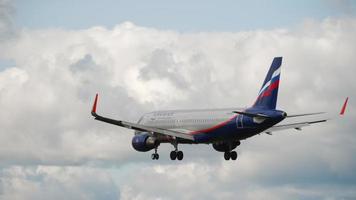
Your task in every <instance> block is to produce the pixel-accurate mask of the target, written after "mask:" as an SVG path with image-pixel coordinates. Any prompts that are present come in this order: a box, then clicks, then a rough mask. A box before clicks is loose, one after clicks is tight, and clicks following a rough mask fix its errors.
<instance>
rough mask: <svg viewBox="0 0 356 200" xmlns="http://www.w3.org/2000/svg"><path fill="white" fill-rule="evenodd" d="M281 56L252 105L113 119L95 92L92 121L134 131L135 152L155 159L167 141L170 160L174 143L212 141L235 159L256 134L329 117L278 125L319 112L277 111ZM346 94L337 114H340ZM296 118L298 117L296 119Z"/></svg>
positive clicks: (176, 153) (176, 157)
mask: <svg viewBox="0 0 356 200" xmlns="http://www.w3.org/2000/svg"><path fill="white" fill-rule="evenodd" d="M281 64H282V57H275V58H274V59H273V61H272V64H271V67H270V69H269V71H268V73H267V75H266V77H265V80H264V82H263V84H262V87H261V89H260V91H259V93H258V96H257V99H256V101H255V102H254V104H253V105H252V106H250V107H248V108H245V109H239V108H224V109H192V110H162V111H154V112H150V113H146V114H144V115H142V117H141V118H140V119H139V120H138V122H137V123H133V122H128V121H123V120H116V119H111V118H107V117H103V116H101V115H99V114H97V112H96V109H97V103H98V94H96V96H95V99H94V103H93V107H92V110H91V114H92V116H94V118H95V120H99V121H102V122H106V123H109V124H113V125H117V126H121V127H124V128H128V129H133V130H135V135H134V137H133V138H132V147H133V148H134V149H135V150H136V151H139V152H147V151H150V150H153V149H154V153H153V154H152V155H151V158H152V160H158V159H159V154H158V153H157V150H158V147H159V146H160V144H162V143H170V144H172V145H173V147H174V150H173V151H171V152H170V159H171V160H182V159H183V156H184V155H183V152H182V151H180V150H178V144H212V147H213V148H214V149H215V150H216V151H219V152H223V153H224V159H225V160H230V159H231V160H236V159H237V156H238V155H237V153H236V151H234V149H235V148H236V147H237V146H239V145H240V144H241V142H240V141H241V140H245V139H247V138H250V137H252V136H255V135H257V134H260V133H267V134H271V133H272V132H274V131H280V130H285V129H296V130H301V128H302V127H305V126H309V125H312V124H317V123H322V122H326V121H328V120H329V119H318V120H309V121H300V122H294V123H289V124H288V123H287V124H280V122H281V121H283V120H284V119H285V118H291V117H302V116H309V115H318V114H322V113H323V112H314V113H304V114H297V115H288V114H287V113H286V112H285V111H282V110H277V109H276V103H277V95H278V88H279V80H280V73H281ZM347 102H348V97H347V98H346V100H345V102H344V104H343V106H342V109H341V111H340V115H344V113H345V110H346V106H347ZM299 119H300V118H299Z"/></svg>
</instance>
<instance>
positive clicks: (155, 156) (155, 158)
mask: <svg viewBox="0 0 356 200" xmlns="http://www.w3.org/2000/svg"><path fill="white" fill-rule="evenodd" d="M151 158H152V160H158V159H159V154H158V153H157V147H156V148H155V152H154V153H153V154H152V155H151Z"/></svg>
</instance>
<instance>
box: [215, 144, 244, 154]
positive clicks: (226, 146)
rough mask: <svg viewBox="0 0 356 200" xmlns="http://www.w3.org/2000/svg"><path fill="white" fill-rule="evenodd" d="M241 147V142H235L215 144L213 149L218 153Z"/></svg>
mask: <svg viewBox="0 0 356 200" xmlns="http://www.w3.org/2000/svg"><path fill="white" fill-rule="evenodd" d="M239 145H240V141H233V142H231V143H228V142H221V143H213V148H214V149H215V150H216V151H220V152H227V151H231V150H233V149H235V148H236V147H237V146H239Z"/></svg>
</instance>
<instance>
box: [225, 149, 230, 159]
mask: <svg viewBox="0 0 356 200" xmlns="http://www.w3.org/2000/svg"><path fill="white" fill-rule="evenodd" d="M230 157H231V155H230V152H229V151H226V152H225V153H224V158H225V160H230Z"/></svg>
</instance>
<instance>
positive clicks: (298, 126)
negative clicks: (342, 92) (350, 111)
mask: <svg viewBox="0 0 356 200" xmlns="http://www.w3.org/2000/svg"><path fill="white" fill-rule="evenodd" d="M348 100H349V98H348V97H347V98H346V100H345V102H344V104H343V106H342V108H341V111H340V116H343V115H344V114H345V111H346V106H347V102H348ZM318 114H323V112H317V113H306V114H297V115H289V116H287V117H302V116H309V115H318ZM328 120H330V119H319V120H314V121H313V120H311V121H304V122H296V123H290V124H280V125H278V124H277V125H275V126H272V127H271V128H269V129H267V130H265V131H264V132H265V133H267V134H271V132H274V131H281V130H286V129H292V128H294V129H296V130H301V129H302V127H305V126H310V125H311V124H316V123H322V122H326V121H328Z"/></svg>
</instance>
